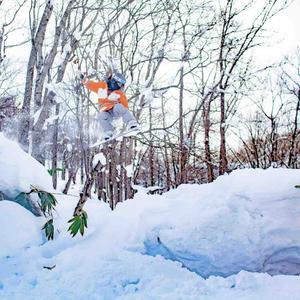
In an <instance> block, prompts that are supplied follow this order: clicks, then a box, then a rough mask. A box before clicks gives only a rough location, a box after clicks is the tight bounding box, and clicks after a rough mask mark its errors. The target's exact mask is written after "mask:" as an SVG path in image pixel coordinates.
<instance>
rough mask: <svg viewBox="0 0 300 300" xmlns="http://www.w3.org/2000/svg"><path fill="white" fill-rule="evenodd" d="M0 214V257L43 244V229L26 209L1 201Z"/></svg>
mask: <svg viewBox="0 0 300 300" xmlns="http://www.w3.org/2000/svg"><path fill="white" fill-rule="evenodd" d="M0 212H1V218H0V228H1V234H0V245H1V246H0V257H2V256H13V255H16V254H17V253H18V252H21V251H22V250H24V249H25V248H28V247H30V246H33V245H39V244H41V243H42V241H43V239H42V232H41V227H40V226H39V224H38V223H37V219H36V218H35V217H34V216H33V215H32V214H31V213H29V212H28V211H27V210H26V209H24V208H23V207H21V206H20V205H18V204H16V203H13V202H12V201H0Z"/></svg>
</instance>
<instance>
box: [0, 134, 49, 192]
mask: <svg viewBox="0 0 300 300" xmlns="http://www.w3.org/2000/svg"><path fill="white" fill-rule="evenodd" d="M0 172H1V173H0V191H2V192H3V193H4V194H5V195H6V196H7V197H9V198H14V197H16V196H17V195H18V194H19V193H20V191H22V192H29V191H30V186H31V185H34V186H35V187H38V188H40V189H44V190H48V191H51V190H52V184H51V177H50V176H49V174H48V173H47V170H46V169H45V168H44V166H43V165H41V164H40V163H39V162H37V161H36V160H34V159H33V158H32V157H31V156H30V155H28V154H27V153H25V152H24V151H23V150H22V149H21V148H20V147H19V145H18V144H17V143H16V142H14V141H11V140H9V139H8V138H6V137H5V136H4V135H3V134H2V133H0Z"/></svg>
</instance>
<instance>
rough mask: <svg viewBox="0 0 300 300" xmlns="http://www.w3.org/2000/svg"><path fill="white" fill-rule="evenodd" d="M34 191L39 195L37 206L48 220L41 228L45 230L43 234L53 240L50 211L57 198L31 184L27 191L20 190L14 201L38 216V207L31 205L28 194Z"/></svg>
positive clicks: (53, 207) (53, 208)
mask: <svg viewBox="0 0 300 300" xmlns="http://www.w3.org/2000/svg"><path fill="white" fill-rule="evenodd" d="M32 193H36V194H37V195H38V197H39V200H40V201H39V203H38V206H39V208H40V210H41V211H42V213H43V214H44V216H45V217H46V218H47V219H48V221H47V222H46V223H45V225H44V226H43V228H42V230H45V235H46V237H47V239H48V240H53V238H54V225H53V216H52V212H53V210H55V206H56V204H57V200H56V198H55V197H54V195H53V194H51V193H48V192H46V191H42V190H40V189H39V188H36V187H34V186H31V190H30V191H29V192H28V193H25V192H21V193H20V194H19V195H18V196H17V197H16V198H15V201H16V202H18V203H19V204H21V205H22V206H24V207H25V208H27V209H29V210H30V211H31V212H33V213H34V214H35V215H38V216H40V215H41V214H40V213H38V207H33V202H32V201H30V194H32Z"/></svg>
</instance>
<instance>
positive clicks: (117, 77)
mask: <svg viewBox="0 0 300 300" xmlns="http://www.w3.org/2000/svg"><path fill="white" fill-rule="evenodd" d="M81 79H82V83H83V84H84V85H85V86H86V87H87V88H88V89H89V90H90V91H92V92H95V93H97V95H98V105H99V122H100V126H101V128H102V131H103V139H104V140H109V139H111V138H112V137H113V135H114V130H115V128H114V127H113V125H112V121H113V120H114V119H117V118H122V119H123V122H124V124H125V125H126V129H127V131H135V130H136V131H138V123H137V121H136V119H135V118H134V116H133V115H132V113H131V112H130V111H129V110H128V100H127V97H126V95H125V92H124V86H125V83H126V79H125V77H124V76H123V75H122V74H121V73H117V72H116V73H112V74H109V75H108V76H107V78H106V79H105V80H100V81H92V80H88V79H87V78H85V76H84V75H83V74H82V75H81Z"/></svg>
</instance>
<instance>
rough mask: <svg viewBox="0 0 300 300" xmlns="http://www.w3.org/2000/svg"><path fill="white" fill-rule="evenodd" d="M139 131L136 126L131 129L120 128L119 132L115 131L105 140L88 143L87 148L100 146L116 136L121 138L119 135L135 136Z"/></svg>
mask: <svg viewBox="0 0 300 300" xmlns="http://www.w3.org/2000/svg"><path fill="white" fill-rule="evenodd" d="M139 133H141V131H140V130H139V129H137V128H135V129H131V130H122V131H120V132H117V133H116V134H114V135H112V136H111V137H110V138H109V139H107V140H100V141H97V142H95V143H94V144H92V145H90V147H89V148H95V147H97V146H101V145H103V144H106V143H109V142H112V141H114V140H116V139H118V138H121V137H132V136H136V135H138V134H139Z"/></svg>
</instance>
